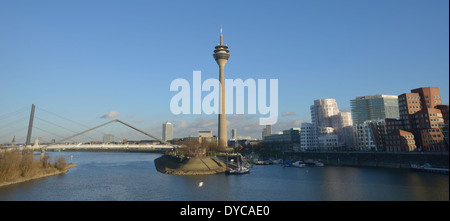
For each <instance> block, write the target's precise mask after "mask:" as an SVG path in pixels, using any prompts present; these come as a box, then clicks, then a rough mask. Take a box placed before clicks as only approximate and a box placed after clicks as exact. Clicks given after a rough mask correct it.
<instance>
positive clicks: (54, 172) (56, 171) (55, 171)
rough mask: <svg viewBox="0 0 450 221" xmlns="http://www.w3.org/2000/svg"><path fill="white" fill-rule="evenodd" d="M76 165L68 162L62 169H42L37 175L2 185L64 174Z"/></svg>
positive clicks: (5, 182) (0, 183)
mask: <svg viewBox="0 0 450 221" xmlns="http://www.w3.org/2000/svg"><path fill="white" fill-rule="evenodd" d="M76 166H77V165H76V164H67V168H66V169H65V170H62V171H61V170H59V169H57V168H48V169H42V170H40V171H39V173H37V174H36V175H34V176H31V177H18V178H16V179H14V180H12V181H4V182H0V187H2V186H7V185H11V184H16V183H22V182H26V181H29V180H35V179H40V178H44V177H49V176H54V175H59V174H64V173H67V172H68V171H69V170H68V169H70V168H73V167H76Z"/></svg>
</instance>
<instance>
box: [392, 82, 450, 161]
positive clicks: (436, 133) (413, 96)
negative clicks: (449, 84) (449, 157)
mask: <svg viewBox="0 0 450 221" xmlns="http://www.w3.org/2000/svg"><path fill="white" fill-rule="evenodd" d="M398 103H399V112H400V119H386V127H387V133H388V134H387V138H386V148H387V151H389V152H410V151H426V152H436V151H448V144H447V143H446V142H445V138H444V137H445V136H444V131H442V128H441V125H443V124H444V122H445V121H444V119H445V118H444V116H443V114H442V111H443V110H445V106H446V105H442V102H441V96H440V93H439V88H437V87H423V88H417V89H413V90H411V93H404V94H401V95H399V96H398ZM447 106H448V105H447ZM447 108H448V107H447Z"/></svg>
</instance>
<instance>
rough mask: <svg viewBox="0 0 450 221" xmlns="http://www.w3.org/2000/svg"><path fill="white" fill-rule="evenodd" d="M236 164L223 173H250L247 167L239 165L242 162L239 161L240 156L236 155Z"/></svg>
mask: <svg viewBox="0 0 450 221" xmlns="http://www.w3.org/2000/svg"><path fill="white" fill-rule="evenodd" d="M237 164H238V166H237V168H236V169H231V168H229V169H227V170H226V171H225V174H226V175H241V174H246V173H250V170H249V169H248V168H247V167H244V166H242V165H241V164H242V163H241V159H240V156H239V157H238V160H237Z"/></svg>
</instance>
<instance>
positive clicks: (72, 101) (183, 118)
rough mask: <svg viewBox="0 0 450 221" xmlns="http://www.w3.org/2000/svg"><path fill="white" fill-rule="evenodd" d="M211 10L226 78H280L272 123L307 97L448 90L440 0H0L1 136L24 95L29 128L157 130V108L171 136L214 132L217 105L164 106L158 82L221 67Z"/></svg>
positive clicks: (445, 11)
mask: <svg viewBox="0 0 450 221" xmlns="http://www.w3.org/2000/svg"><path fill="white" fill-rule="evenodd" d="M218 8H220V10H217V9H218ZM220 24H222V25H223V36H224V44H227V45H228V46H229V49H230V54H231V57H230V59H229V61H228V63H227V66H226V69H225V78H229V79H236V78H241V79H243V80H245V79H248V78H253V79H271V78H275V79H278V88H279V89H278V90H279V91H278V98H279V100H278V104H279V107H278V112H279V118H278V123H277V124H275V125H274V126H273V132H278V131H281V130H283V129H289V128H291V127H300V123H301V122H311V120H310V110H309V108H310V105H312V104H313V103H314V100H316V99H323V98H334V99H336V101H337V104H338V108H339V109H340V110H341V111H350V100H351V99H354V98H355V97H357V96H366V95H375V94H387V95H400V94H402V93H407V92H409V91H410V90H411V89H415V88H420V87H438V88H439V89H440V93H441V97H442V101H443V103H444V104H448V103H449V83H448V82H449V62H448V60H449V1H447V0H434V1H426V0H397V1H388V0H369V1H359V0H341V1H332V0H321V1H283V2H276V1H272V2H261V1H227V3H226V4H223V3H222V2H212V1H193V2H192V1H158V2H150V1H144V0H142V1H140V0H136V1H131V2H130V1H106V0H103V1H56V0H49V1H31V0H28V1H27V0H25V1H0V26H1V27H2V29H1V30H0V79H1V81H2V85H1V87H0V94H1V96H0V143H3V142H11V140H12V138H13V136H14V135H15V136H16V142H17V143H20V142H22V141H21V140H20V139H21V138H22V137H24V136H26V129H25V130H23V131H24V132H21V129H23V127H25V128H26V127H27V126H28V118H29V110H30V108H31V104H35V105H36V108H37V109H36V117H39V118H40V119H36V120H35V123H36V126H37V127H38V128H40V129H37V130H34V131H33V139H32V141H33V140H34V137H36V136H46V137H47V141H50V139H52V138H54V139H58V137H55V136H56V135H59V136H69V135H72V134H74V133H73V132H71V131H68V130H66V129H64V128H68V129H71V130H73V131H75V132H79V131H81V130H83V129H86V127H85V126H90V127H93V126H96V125H99V124H102V123H105V122H107V121H108V120H112V119H115V118H118V119H121V120H123V121H125V122H129V123H131V124H132V125H134V126H136V127H138V128H140V129H144V130H146V131H148V132H149V133H150V134H152V135H154V136H158V137H161V135H162V134H161V130H162V126H161V125H162V124H163V123H164V122H166V121H169V122H171V123H173V126H174V128H173V136H174V137H183V136H189V135H191V136H196V134H197V131H198V130H212V131H213V134H214V135H217V116H216V115H173V114H172V113H171V111H170V106H169V105H170V104H169V103H170V99H171V98H172V96H173V95H174V94H175V92H171V91H170V90H169V86H170V83H171V81H172V80H174V79H176V78H185V79H190V80H192V72H193V71H195V70H199V71H201V72H202V80H204V79H207V78H216V79H217V78H218V77H219V70H218V68H217V64H216V62H215V61H214V58H213V57H212V54H213V51H214V46H216V45H217V44H219V33H220V29H219V26H220ZM423 75H426V76H427V77H426V78H423V77H422V76H423ZM204 95H205V94H203V96H204ZM39 108H41V109H39ZM18 111H19V112H18ZM46 111H49V112H52V113H56V114H57V115H60V116H62V117H65V118H67V119H70V120H71V121H73V122H71V121H68V120H62V119H61V118H58V117H55V116H54V115H52V114H50V113H48V112H46ZM9 113H17V114H14V116H9ZM46 120H47V121H51V122H52V123H55V124H57V125H59V126H63V127H64V128H61V127H58V126H55V125H52V124H51V123H49V122H46ZM227 121H228V128H236V129H237V131H239V136H252V137H255V138H260V137H261V132H262V130H263V126H260V125H259V124H258V116H257V115H227ZM75 122H76V123H75ZM10 125H12V126H10ZM108 130H109V131H106V132H105V133H112V132H113V131H114V130H117V131H119V132H117V133H116V134H115V138H117V139H120V135H118V134H119V133H123V134H127V133H128V132H127V130H128V129H126V128H115V126H111V128H110V129H108ZM230 130H231V129H230ZM11 131H13V132H14V131H17V133H14V134H8V133H11ZM45 131H50V132H52V133H54V134H56V135H50V134H49V133H46V132H45ZM120 131H122V132H120ZM228 132H229V131H228ZM5 134H6V135H5ZM99 136H100V135H99ZM228 137H229V138H230V137H231V133H229V136H228ZM100 138H103V135H101V137H100ZM83 139H84V138H83ZM85 139H90V138H85ZM23 140H24V139H23Z"/></svg>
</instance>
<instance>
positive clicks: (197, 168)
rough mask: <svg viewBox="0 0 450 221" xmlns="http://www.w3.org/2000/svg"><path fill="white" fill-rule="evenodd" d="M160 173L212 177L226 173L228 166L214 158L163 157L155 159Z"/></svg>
mask: <svg viewBox="0 0 450 221" xmlns="http://www.w3.org/2000/svg"><path fill="white" fill-rule="evenodd" d="M155 167H156V170H157V171H158V172H161V173H165V174H172V175H210V174H217V173H224V172H225V170H226V165H225V164H224V163H223V162H221V161H219V160H217V159H214V158H212V157H191V158H187V157H185V158H179V157H175V156H171V155H163V156H161V157H159V158H157V159H155Z"/></svg>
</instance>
